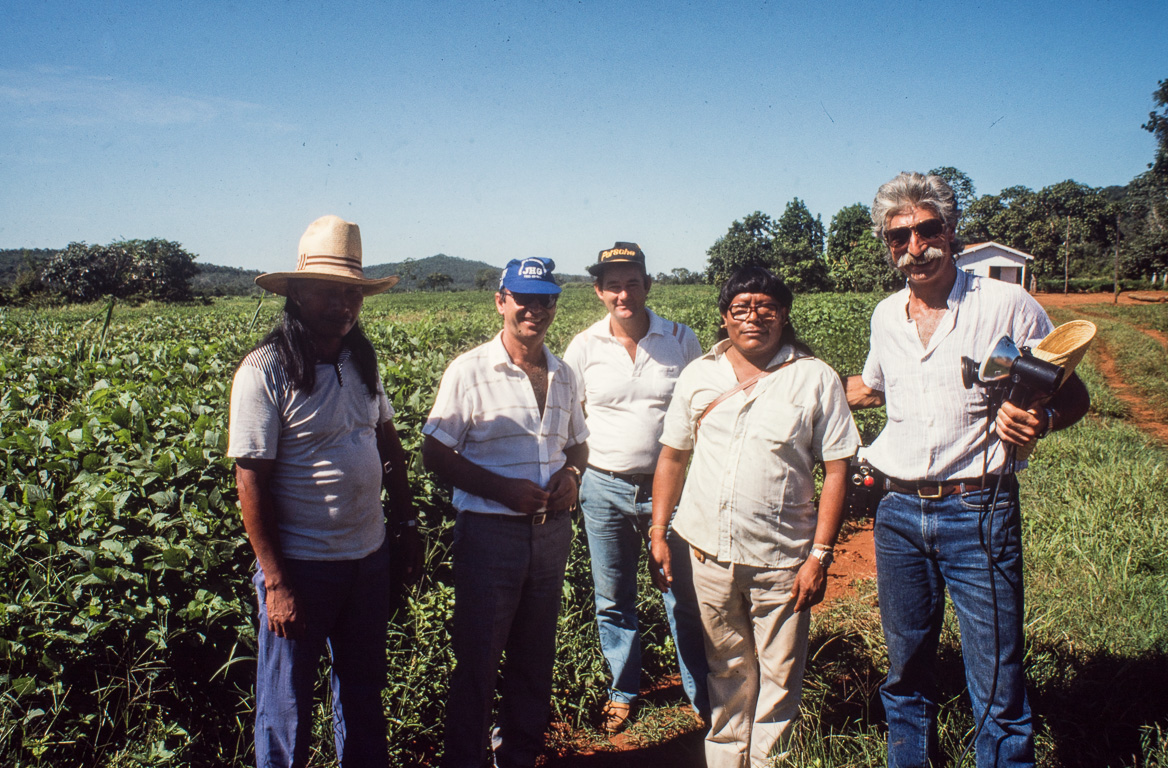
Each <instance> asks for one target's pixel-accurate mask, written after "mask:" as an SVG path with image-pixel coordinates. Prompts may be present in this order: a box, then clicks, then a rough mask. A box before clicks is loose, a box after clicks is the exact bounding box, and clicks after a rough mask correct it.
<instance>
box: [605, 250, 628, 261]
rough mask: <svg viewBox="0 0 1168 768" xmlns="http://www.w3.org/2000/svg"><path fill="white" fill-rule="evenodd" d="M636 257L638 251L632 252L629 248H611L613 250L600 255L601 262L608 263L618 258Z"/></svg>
mask: <svg viewBox="0 0 1168 768" xmlns="http://www.w3.org/2000/svg"><path fill="white" fill-rule="evenodd" d="M636 255H637V252H636V251H630V250H629V249H628V248H611V249H609V250H607V251H605V252H604V253H602V254H600V260H601V261H608V260H609V259H613V258H616V257H617V256H636Z"/></svg>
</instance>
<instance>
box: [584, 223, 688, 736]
mask: <svg viewBox="0 0 1168 768" xmlns="http://www.w3.org/2000/svg"><path fill="white" fill-rule="evenodd" d="M588 272H589V273H590V274H591V275H592V276H593V277H595V278H596V283H595V285H594V286H593V288H594V289H595V291H596V297H597V298H598V299H600V301H602V302H603V303H604V306H605V308H606V309H608V314H607V315H605V316H604V317H603V318H602V319H601V320H599V321H597V322H596V323H594V324H593V325H592V326H590V327H588V328H587V329H585V330H584V331H582V332H581V333H579V334H577V336H576V337H575V338H574V339H572V343H571V344H569V345H568V349H567V351H565V352H564V362H565V363H567V364H568V365H569V366H571V367H572V370H573V371H575V373H576V377H577V379H578V380H579V382H580V398H581V400H582V401H583V403H584V409H585V414H586V419H587V424H588V455H589V459H588V460H589V464H588V469H587V470H586V471H585V472H584V479H583V481H582V482H581V484H580V509H581V512H582V513H583V517H584V528H585V531H586V532H587V534H588V549H589V552H590V555H591V559H592V581H593V585H594V586H595V591H596V623H597V628H598V629H599V634H600V649H601V652H602V653H603V654H604V658H605V661H606V662H607V663H608V668H609V671H610V672H611V673H612V686H611V687H610V689H609V694H608V702H607V703H606V704H605V707H604V710H603V712H602V716H603V722H602V723H601V727H602V729H603V730H604V731H605V732H607V733H616V732H617V731H619V730H621V729H622V728H623V727H624V726H625V724H626V723H627V722H628V719H629V715H630V713H631V710H632V707H633V705H634V704H635V702H636V700H637V695H638V694H639V693H640V689H641V644H640V634H639V631H638V626H637V572H638V570H639V569H640V561H641V550H642V549H644V548H645V546H646V544H647V542H648V539H649V524H650V518H651V517H652V513H653V503H652V491H653V470H654V467H656V466H657V456H658V454H660V452H661V444H660V442H659V440H660V438H661V430H662V428H663V425H664V420H665V412H666V410H667V409H668V408H669V400H670V398H671V397H672V395H673V387H674V385H675V384H676V383H677V377H678V376H680V375H681V371H682V369H683V368H685V366H686V365H688V364H689V363H690V362H691V361H692V360H694V359H696V358H698V357H700V356H701V354H702V346H701V344H700V343H699V342H698V339H697V336H696V335H694V332H693V331H692V330H690V329H689V328H688V327H686V326H684V325H682V324H681V323H676V322H672V321H669V320H665V319H663V318H661V317H660V316H658V315H657V314H655V313H654V312H652V311H651V310H649V309H648V308H647V307H646V306H645V299H646V297H647V296H648V294H649V288H650V286H651V285H652V278H650V277H649V274H648V272H646V271H645V253H644V252H643V251H642V250H641V247H640V246H639V245H637V244H636V243H628V242H618V243H616V244H615V245H613V247H611V248H606V249H605V250H603V251H601V252H600V254H599V256H598V258H597V261H596V263H595V264H593V265H592V266H590V267H588ZM681 546H682V547H683V548H684V544H682V545H681ZM684 562H686V563H688V560H686V561H684ZM674 585H675V586H674V588H673V589H670V590H668V591H666V592H665V593H664V596H663V597H664V602H665V611H666V615H667V617H668V619H669V626H670V630H671V631H672V633H673V639H674V644H675V647H676V649H677V659H678V666H679V668H680V671H681V682H682V688H683V689H684V690H685V693H686V696H688V697H689V700H690V701H691V702H692V703H693V705H694V709H695V710H696V711H697V712H698V713H699V714H700V715H701V716H702V717H706V716H707V715H708V709H709V706H708V701H707V696H706V654H705V648H704V646H703V642H702V626H701V616H700V615H699V614H698V608H697V600H696V598H695V597H694V594H693V584H692V582H691V581H690V580H689V579H687V578H685V574H676V575H675V580H674Z"/></svg>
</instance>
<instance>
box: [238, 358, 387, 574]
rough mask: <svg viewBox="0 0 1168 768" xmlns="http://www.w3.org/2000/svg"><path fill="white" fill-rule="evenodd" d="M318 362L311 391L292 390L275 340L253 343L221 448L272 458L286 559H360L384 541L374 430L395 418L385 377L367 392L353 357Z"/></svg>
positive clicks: (240, 454) (242, 366) (248, 456)
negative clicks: (255, 346) (255, 345)
mask: <svg viewBox="0 0 1168 768" xmlns="http://www.w3.org/2000/svg"><path fill="white" fill-rule="evenodd" d="M349 358H350V353H349V350H348V349H344V350H342V351H341V355H340V358H339V359H338V360H337V364H336V365H335V366H334V365H328V364H324V365H317V366H316V387H315V388H314V389H313V390H312V392H304V391H303V390H298V389H293V388H292V386H291V384H289V382H288V379H287V377H286V376H285V373H284V368H283V366H282V365H280V361H279V359H278V358H277V357H276V353H275V347H273V346H272V345H267V346H263V347H260V348H259V349H256V350H253V351H252V352H251V353H250V354H248V356H247V357H245V358H244V359H243V362H242V363H240V365H239V370H237V371H236V372H235V380H234V382H233V383H232V385H231V415H230V427H229V437H228V444H227V455H228V456H231V457H233V458H241V459H270V460H273V461H274V462H275V465H274V467H273V468H272V479H271V486H270V488H271V492H272V496H273V497H274V498H275V504H276V515H277V520H276V525H277V528H278V530H279V536H280V548H281V552H282V554H283V555H284V556H285V557H290V558H294V559H298V560H356V559H360V558H362V557H365V556H366V555H368V554H370V553H372V552H375V551H376V550H377V548H378V547H380V546H381V542H382V541H383V540H384V539H385V517H384V514H383V513H382V510H381V457H380V454H379V453H378V451H377V435H376V429H377V427H378V425H380V424H381V423H383V422H386V421H389V420H391V419H392V418H393V407H392V406H391V405H390V404H389V400H388V399H386V397H385V391H384V390H383V389H382V387H381V381H380V380H378V382H377V392H376V393H374V396H373V397H370V396H369V390H368V389H367V388H366V387H365V384H364V382H363V381H361V377H360V375H358V373H357V371H356V370H354V368H353V367H352V365H351V364H350V361H349Z"/></svg>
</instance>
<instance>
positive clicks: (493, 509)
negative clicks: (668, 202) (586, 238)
mask: <svg viewBox="0 0 1168 768" xmlns="http://www.w3.org/2000/svg"><path fill="white" fill-rule="evenodd" d="M554 268H555V263H554V262H552V260H551V259H544V258H529V259H522V260H520V259H514V260H512V261H511V262H510V263H509V264H507V267H506V268H505V269H504V270H503V276H502V279H501V280H500V281H499V290H498V292H497V293H496V294H495V307H496V308H497V309H498V310H499V314H500V315H502V316H503V330H502V331H501V332H500V333H499V335H498V336H496V337H495V338H493V339H491V340H490V341H488V342H487V343H486V344H483V345H481V346H478V347H475V348H474V349H472V350H470V351H469V352H466V353H464V354H462V355H460V356H459V357H457V358H455V360H454V362H452V363H451V364H450V366H449V367H448V368H447V369H446V373H445V374H443V376H442V384H441V386H440V387H439V389H438V396H437V398H436V399H435V401H434V408H433V409H432V410H431V411H430V417H429V418H428V419H427V420H426V425H425V427H423V429H422V432H423V434H424V435H425V442H424V444H423V446H422V458H423V460H424V461H425V464H426V468H427V469H429V470H430V471H431V472H433V473H434V474H436V475H437V476H438V477H439V479H441V480H442V481H443V482H447V483H449V484H451V485H453V486H454V499H453V501H454V506H455V508H456V509H457V510H458V518H457V520H456V522H455V524H454V551H453V555H454V629H453V632H452V646H453V650H454V659H455V667H454V674H453V676H452V677H451V680H450V695H449V698H448V699H447V704H446V745H445V754H444V755H443V759H442V765H443V766H445V767H446V768H481V766H482V765H483V762H484V758H485V757H486V755H487V742H488V735H489V736H490V737H491V738H490V742H491V747H492V748H493V750H494V760H495V765H498V766H502V767H504V768H516V767H519V766H523V767H526V766H534V765H535V761H536V758H537V757H538V756H539V755H540V753H541V752H542V751H543V746H544V732H545V730H546V728H547V723H548V716H549V713H550V709H551V689H552V667H553V663H554V660H555V639H556V620H557V617H558V615H559V610H560V594H561V588H562V586H563V582H564V571H565V569H566V568H567V564H568V550H569V548H570V547H571V543H572V521H571V516H570V510H571V509H572V507H573V506H574V505H575V504H576V495H577V492H578V490H579V482H580V476H581V473H582V471H583V469H584V467H585V465H586V464H587V461H588V448H587V446H586V445H585V442H584V440H585V438H587V436H588V430H587V428H586V427H585V426H584V413H583V411H582V409H581V407H580V398H579V395H578V392H577V384H576V378H575V376H574V375H573V373H572V370H571V369H570V368H568V367H567V366H566V365H564V364H563V363H562V361H561V360H560V359H559V358H557V357H556V356H555V355H553V354H552V353H551V351H550V350H549V349H548V348H547V347H546V346H545V345H544V336H545V335H546V334H547V329H548V327H549V326H550V325H551V323H552V320H553V319H555V316H556V300H557V298H558V297H559V293H560V287H559V286H558V285H557V284H556V282H555V278H554V277H553V275H552V270H553V269H554ZM504 651H506V657H507V661H506V665H505V667H504V669H503V677H502V684H501V686H500V703H499V717H498V724H497V726H496V727H495V728H494V729H493V731H492V730H491V729H490V718H491V705H492V704H493V702H494V698H495V682H496V680H497V679H498V677H499V665H500V661H501V660H502V657H503V653H504ZM488 732H490V733H488Z"/></svg>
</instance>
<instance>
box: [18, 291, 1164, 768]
mask: <svg viewBox="0 0 1168 768" xmlns="http://www.w3.org/2000/svg"><path fill="white" fill-rule="evenodd" d="M878 299H879V297H878V296H873V295H860V294H856V295H814V296H806V297H797V299H796V304H795V308H794V312H793V322H794V323H795V326H796V328H797V330H798V331H799V333H800V335H801V337H802V338H803V339H804V340H805V341H807V342H808V343H809V344H810V345H811V346H812V348H813V349H814V350H815V351H816V352H817V354H819V356H821V357H822V358H824V359H825V360H827V361H828V362H829V363H831V364H832V365H833V366H835V367H836V368H837V370H840V371H842V372H844V373H857V372H859V370H860V368H861V366H862V364H863V360H864V357H865V355H866V353H867V345H868V320H869V317H870V314H871V310H872V307H873V306H874V305H875V303H876V302H877V301H878ZM280 301H281V300H280V299H278V297H271V296H269V297H267V299H266V300H265V301H263V302H262V303H261V304H259V305H258V306H257V302H256V300H254V299H224V300H219V301H216V302H214V303H213V304H210V305H185V306H168V305H160V304H147V305H143V306H138V307H128V306H121V305H118V306H115V307H114V308H113V310H112V312H108V311H107V307H106V306H104V305H84V306H80V307H73V308H65V309H54V310H41V311H33V310H0V382H2V383H0V461H2V475H0V603H2V605H3V613H0V764H2V765H4V766H31V765H46V766H47V765H52V766H72V765H85V766H90V765H93V766H131V765H150V766H179V765H206V766H211V765H215V766H243V765H249V764H252V763H253V762H254V760H253V755H252V752H251V703H252V688H253V681H254V674H255V665H254V659H253V654H254V647H255V627H254V622H255V606H254V593H253V592H252V589H251V584H250V577H251V573H252V570H253V568H254V559H253V557H252V556H251V552H250V548H249V547H248V546H247V543H246V541H245V539H244V536H243V531H242V525H241V522H240V518H239V513H238V510H237V508H236V498H235V490H234V477H233V463H232V462H231V461H230V460H229V459H227V458H226V457H225V456H224V451H225V449H226V444H227V434H226V433H227V397H228V393H229V390H230V385H231V376H232V374H233V372H234V369H235V366H236V365H237V363H238V361H239V360H240V359H241V358H242V357H243V355H244V354H245V353H246V352H247V351H248V350H249V349H250V348H251V346H252V345H253V344H254V343H255V341H256V340H257V339H258V338H259V337H260V336H261V335H262V333H263V332H264V331H266V330H267V328H268V327H269V326H270V325H271V323H272V321H273V319H274V318H275V317H276V316H277V315H278V313H279V311H280V308H281V304H280V303H279V302H280ZM649 303H650V306H651V307H653V308H654V309H655V310H656V311H658V312H659V313H660V314H662V315H664V316H666V317H668V318H670V319H674V320H677V321H679V322H683V323H686V324H688V325H690V326H691V327H693V328H694V329H695V331H697V333H698V336H699V338H700V339H701V341H702V344H703V346H704V347H707V348H708V347H709V346H710V344H711V343H712V342H713V340H714V338H715V335H716V333H717V327H718V315H717V311H716V307H715V292H714V290H713V289H712V288H710V287H708V286H656V287H654V289H653V292H652V294H650V302H649ZM1153 312H1154V310H1153ZM602 315H603V308H602V307H601V305H600V303H599V302H598V301H596V299H595V297H594V296H593V294H592V291H591V288H590V287H588V286H569V287H568V289H567V290H566V291H565V294H564V296H563V298H562V300H561V302H560V307H559V310H558V315H557V318H556V321H555V323H554V324H553V326H552V329H551V331H550V332H549V336H548V345H549V346H550V347H551V349H552V350H553V351H554V352H557V353H559V352H562V351H563V349H564V348H565V347H566V345H567V343H568V341H569V340H570V339H571V337H572V336H573V335H574V334H575V333H577V332H578V331H580V330H581V329H583V328H584V327H586V326H587V325H588V324H590V323H592V322H594V321H595V320H597V319H599V318H600V317H601V316H602ZM1164 319H1165V315H1164V314H1163V313H1161V314H1157V315H1155V316H1154V317H1151V319H1148V320H1143V321H1142V322H1143V323H1144V324H1145V325H1146V326H1148V327H1159V328H1164V327H1165V326H1164V325H1163V323H1164ZM1117 322H1119V321H1118V320H1117ZM362 323H363V325H364V327H365V330H366V333H367V334H368V335H369V337H370V338H371V339H372V341H373V343H374V346H375V347H376V349H377V351H378V355H379V359H380V367H381V374H382V377H383V380H384V382H385V387H386V391H387V393H388V394H389V396H390V399H391V401H392V402H393V405H394V408H395V410H396V411H397V415H396V417H395V422H396V424H397V427H398V431H399V432H400V434H401V436H402V440H403V443H404V444H405V447H406V449H407V450H409V451H411V452H412V455H413V457H414V458H413V466H412V468H411V483H412V486H413V490H414V494H415V498H416V502H417V504H418V507H419V509H420V510H421V519H422V523H423V530H424V532H425V534H426V537H427V541H428V548H427V565H426V573H425V577H424V579H423V581H422V583H421V584H420V585H418V586H417V587H416V588H414V589H413V590H412V591H411V592H410V594H409V595H408V599H407V601H406V603H405V605H404V606H403V608H402V609H401V610H400V611H399V614H398V616H397V618H396V620H395V621H394V622H393V624H392V626H391V627H390V631H389V636H388V638H387V645H388V648H389V653H390V676H391V679H390V681H389V686H388V687H387V689H386V692H385V696H384V701H385V707H386V712H387V714H388V716H389V723H390V726H389V734H388V738H389V740H390V745H391V753H392V755H393V757H394V761H395V764H401V765H415V764H427V763H430V762H433V761H434V758H435V757H436V756H437V754H438V751H439V749H440V744H441V723H442V715H443V709H444V701H445V698H446V682H447V680H448V679H449V672H450V668H451V664H452V659H451V654H450V649H449V638H448V634H447V627H448V624H449V620H450V617H451V611H452V609H453V587H452V585H451V579H450V563H449V552H448V549H449V544H450V528H451V525H452V524H453V514H452V511H451V508H450V506H449V494H448V492H447V489H445V488H442V487H439V486H438V485H436V484H435V482H434V481H433V479H432V478H431V477H430V476H429V475H427V474H426V473H425V472H424V471H423V470H422V468H421V462H420V457H419V456H418V449H419V447H420V444H421V432H420V429H421V425H422V423H423V421H424V420H425V417H426V414H427V413H428V411H429V408H430V405H431V403H432V400H433V397H434V394H435V392H436V389H437V385H438V381H439V379H440V378H441V375H442V372H443V371H444V369H445V367H446V365H447V363H448V362H449V361H450V360H451V359H453V357H454V356H455V355H457V354H459V353H460V352H462V351H464V350H466V349H468V348H470V347H472V346H474V345H476V344H479V343H481V342H482V341H484V340H486V339H488V338H490V337H491V336H492V335H494V334H495V333H496V332H497V331H498V329H499V327H500V322H499V317H498V315H497V313H496V311H495V308H494V304H493V294H491V293H487V292H461V293H443V294H420V293H414V294H390V295H384V296H378V297H373V298H371V299H370V300H368V301H367V302H366V304H365V308H364V310H363V312H362ZM1145 365H1146V366H1149V367H1148V369H1147V370H1146V371H1145V370H1144V369H1141V373H1140V376H1141V377H1143V378H1144V379H1146V380H1147V382H1149V383H1148V384H1147V386H1148V387H1150V388H1151V390H1150V391H1149V394H1148V396H1149V397H1150V398H1151V399H1152V400H1153V401H1155V402H1160V401H1159V400H1158V399H1157V398H1160V397H1162V396H1163V395H1162V394H1161V392H1160V391H1159V390H1157V389H1156V383H1155V382H1157V381H1160V382H1162V381H1164V380H1166V378H1168V375H1166V374H1168V371H1165V370H1164V366H1165V363H1164V360H1163V357H1162V356H1161V358H1160V359H1159V362H1157V361H1156V359H1155V357H1154V355H1153V356H1152V357H1151V358H1149V360H1148V361H1147V362H1146V363H1145ZM1157 365H1159V366H1160V368H1157V367H1156V366H1157ZM1081 370H1082V371H1083V372H1084V378H1085V379H1086V380H1087V381H1088V383H1089V385H1090V386H1091V387H1092V391H1093V394H1095V393H1097V396H1096V407H1095V409H1094V413H1093V414H1092V415H1091V416H1090V417H1089V418H1088V419H1087V420H1085V421H1084V423H1083V424H1081V425H1079V426H1077V427H1075V428H1074V429H1072V430H1068V431H1067V432H1066V433H1061V434H1058V435H1055V436H1053V437H1052V438H1050V439H1049V440H1047V441H1044V443H1043V445H1042V446H1041V447H1040V450H1039V452H1038V453H1037V454H1036V457H1035V459H1034V461H1033V462H1032V468H1031V470H1030V471H1029V472H1028V473H1027V476H1026V478H1025V479H1024V481H1023V504H1024V510H1025V513H1024V519H1025V520H1026V532H1025V536H1026V542H1027V547H1028V549H1027V567H1028V573H1027V580H1028V589H1029V592H1028V595H1027V597H1028V601H1029V602H1028V606H1027V632H1028V635H1027V636H1028V640H1029V642H1030V653H1029V656H1028V668H1029V673H1030V682H1031V686H1032V694H1033V701H1034V708H1035V714H1036V718H1037V723H1038V737H1039V750H1040V762H1041V763H1042V764H1043V765H1047V766H1102V765H1131V766H1136V765H1140V766H1152V765H1168V589H1166V584H1168V581H1166V579H1168V522H1166V520H1165V512H1166V510H1168V502H1166V501H1165V499H1168V479H1166V478H1168V452H1166V451H1165V449H1164V447H1163V446H1162V445H1159V444H1156V443H1153V442H1150V441H1148V440H1146V439H1145V438H1144V437H1143V436H1142V434H1141V433H1139V432H1138V431H1136V430H1135V429H1134V427H1133V426H1132V425H1131V424H1129V423H1128V422H1126V421H1125V420H1124V416H1125V412H1124V410H1123V408H1122V407H1120V406H1119V405H1116V404H1115V402H1116V401H1115V400H1114V398H1111V399H1109V398H1108V396H1107V395H1106V385H1105V384H1104V383H1103V382H1102V380H1101V379H1099V378H1098V377H1097V376H1096V375H1095V374H1094V368H1093V367H1092V360H1091V358H1090V357H1089V358H1088V360H1087V362H1086V363H1085V364H1084V365H1083V366H1082V367H1081ZM1157 371H1159V373H1157ZM881 418H882V416H881V414H880V412H869V413H864V414H860V415H859V418H858V419H857V421H858V422H859V423H860V426H861V430H862V431H863V432H864V433H865V434H866V437H869V438H870V437H871V436H872V435H874V434H875V432H876V431H878V429H879V428H880V426H881V421H880V420H881ZM582 538H583V537H582V536H579V537H577V543H576V544H575V546H574V549H573V554H572V559H571V562H570V566H569V578H568V580H567V582H566V583H565V587H564V607H563V611H562V613H561V616H560V631H559V640H558V642H559V648H558V653H557V667H556V681H555V692H554V716H555V718H556V719H557V720H558V721H560V722H561V723H564V724H566V726H567V727H569V728H571V729H585V730H586V727H587V725H588V724H589V723H592V722H595V716H596V713H597V711H598V710H599V707H600V705H601V704H602V703H603V698H604V695H605V684H606V672H605V670H604V666H603V660H602V658H601V656H600V653H599V646H598V642H597V639H596V629H595V624H594V621H593V615H592V591H591V578H590V576H589V573H588V565H587V555H586V552H585V550H584V546H583V543H582ZM642 575H643V576H644V574H642ZM643 586H644V589H643V590H642V594H643V600H642V605H641V612H642V620H643V622H644V626H645V634H646V646H647V647H646V649H645V653H644V662H645V667H646V677H647V678H648V679H655V678H658V677H661V676H664V675H668V674H669V673H670V672H671V671H672V669H673V664H672V662H671V658H672V653H673V651H672V647H671V640H670V638H669V633H668V630H667V628H666V625H665V622H664V614H663V612H662V610H661V606H660V599H659V598H658V597H657V596H656V595H655V594H653V591H652V590H651V589H649V588H648V584H647V579H646V580H645V582H644V584H643ZM875 602H876V601H875V594H874V587H872V586H871V585H870V584H861V585H859V587H858V588H857V590H856V592H855V594H853V595H850V596H849V597H847V598H845V599H842V600H840V601H837V602H836V603H833V604H832V605H831V606H829V607H828V608H826V609H824V610H822V611H820V612H819V613H817V614H816V616H815V619H814V622H813V629H812V632H813V641H812V654H813V658H812V661H811V663H810V666H809V679H808V682H807V691H806V694H805V707H804V714H803V717H802V719H801V721H800V724H799V729H798V738H797V744H796V746H795V749H794V750H793V752H792V756H791V760H790V761H789V762H788V763H787V764H789V765H822V766H829V765H863V766H869V765H871V766H879V765H883V764H884V756H883V731H882V728H883V714H882V712H881V710H880V705H879V698H878V695H877V693H876V686H877V685H878V684H879V682H880V679H881V676H882V674H883V669H884V658H883V655H882V654H883V643H882V640H881V637H880V630H879V614H878V610H877V606H876V604H875ZM943 643H944V646H943V649H942V680H941V684H942V687H943V689H944V690H945V691H946V692H947V693H948V694H949V695H951V697H952V699H951V701H950V702H949V704H947V706H946V707H945V709H944V712H943V716H942V737H943V741H944V748H945V749H946V750H947V751H948V752H949V753H950V754H953V755H954V756H955V755H956V754H957V753H959V752H960V750H961V745H962V743H963V741H964V739H965V738H967V737H968V732H969V730H970V728H971V727H972V723H973V718H972V715H971V714H970V712H969V706H968V703H967V701H966V699H965V696H964V691H963V679H962V676H961V664H960V650H959V644H958V642H957V637H956V629H955V626H947V629H946V633H945V637H944V640H943ZM322 691H323V689H322ZM316 720H317V725H316V730H317V736H318V738H317V743H318V744H319V745H325V746H323V747H322V751H321V753H319V754H315V755H314V756H313V760H312V762H313V764H314V765H329V764H332V762H331V761H332V759H333V758H332V755H331V747H329V746H327V745H329V744H330V743H331V737H330V734H329V730H330V728H331V725H330V722H331V721H330V718H329V717H328V716H326V709H325V705H323V704H322V706H321V708H320V711H319V716H318V717H317V719H316ZM680 727H684V724H683V725H682V726H680ZM669 735H670V733H669V729H668V728H666V729H664V730H663V731H661V732H659V733H658V735H657V738H668V737H669Z"/></svg>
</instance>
